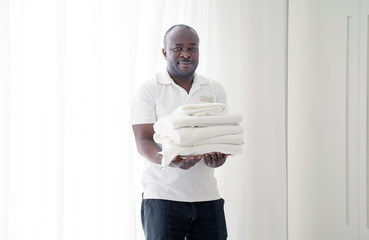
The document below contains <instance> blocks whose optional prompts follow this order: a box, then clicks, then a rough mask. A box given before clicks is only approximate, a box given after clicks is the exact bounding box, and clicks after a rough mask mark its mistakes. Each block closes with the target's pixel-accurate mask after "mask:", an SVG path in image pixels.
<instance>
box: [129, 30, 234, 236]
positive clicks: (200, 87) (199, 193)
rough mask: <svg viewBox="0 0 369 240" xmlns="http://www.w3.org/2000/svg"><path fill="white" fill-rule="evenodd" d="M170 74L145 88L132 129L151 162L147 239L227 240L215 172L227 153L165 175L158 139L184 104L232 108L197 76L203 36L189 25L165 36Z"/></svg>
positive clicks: (196, 159)
mask: <svg viewBox="0 0 369 240" xmlns="http://www.w3.org/2000/svg"><path fill="white" fill-rule="evenodd" d="M162 53H163V56H164V58H165V59H166V61H167V68H166V71H164V72H162V73H159V74H158V75H156V76H155V77H154V79H152V80H151V81H148V82H146V83H145V84H143V86H141V88H139V90H138V91H137V93H136V96H135V98H134V101H133V107H132V128H133V132H134V136H135V139H136V144H137V149H138V151H139V152H140V154H141V155H142V156H144V157H145V158H146V160H147V161H146V170H145V171H144V174H143V179H142V183H143V188H144V193H143V200H142V206H141V218H142V226H143V229H144V232H145V236H146V239H148V240H154V239H155V240H159V239H173V240H177V239H181V240H182V239H200V240H207V239H209V240H216V239H226V238H227V230H226V223H225V217H224V200H223V199H222V198H221V197H220V195H219V192H218V189H217V183H216V179H215V177H214V168H216V167H219V166H221V165H223V164H224V162H225V161H226V158H227V155H225V154H222V153H219V152H217V153H215V152H213V153H204V154H203V155H199V156H190V157H180V156H177V157H175V158H174V159H173V161H172V162H171V164H170V165H169V166H170V167H167V168H166V170H165V172H164V171H162V170H161V165H160V163H161V159H162V156H161V155H160V154H159V152H160V151H161V150H162V149H161V147H160V146H159V145H158V144H156V143H155V142H154V140H153V134H154V129H153V124H154V123H155V122H156V121H157V120H158V119H159V118H161V117H163V116H166V115H170V114H171V113H172V112H173V111H174V110H175V109H176V108H177V107H179V106H181V105H184V104H194V103H205V102H218V103H226V94H225V91H224V89H223V88H222V86H221V85H220V84H219V83H217V82H215V81H213V80H210V79H207V78H204V77H202V76H200V75H199V74H197V73H195V71H196V68H197V66H198V60H199V37H198V35H197V33H196V31H195V30H194V29H193V28H191V27H189V26H187V25H175V26H173V27H171V28H170V29H168V31H167V32H166V34H165V36H164V48H163V49H162Z"/></svg>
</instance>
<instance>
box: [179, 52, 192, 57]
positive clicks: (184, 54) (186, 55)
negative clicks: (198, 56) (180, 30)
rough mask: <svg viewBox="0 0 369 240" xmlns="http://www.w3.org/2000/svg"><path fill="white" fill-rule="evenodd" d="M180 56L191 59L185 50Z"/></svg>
mask: <svg viewBox="0 0 369 240" xmlns="http://www.w3.org/2000/svg"><path fill="white" fill-rule="evenodd" d="M180 56H181V57H184V58H189V57H191V54H190V53H189V52H187V50H182V52H181V54H180Z"/></svg>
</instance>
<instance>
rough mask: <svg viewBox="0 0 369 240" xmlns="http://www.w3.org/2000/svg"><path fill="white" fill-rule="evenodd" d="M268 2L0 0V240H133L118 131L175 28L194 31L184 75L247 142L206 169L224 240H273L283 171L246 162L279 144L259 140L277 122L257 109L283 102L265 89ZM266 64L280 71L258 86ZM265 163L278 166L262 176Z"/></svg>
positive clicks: (280, 12) (135, 229) (279, 25)
mask: <svg viewBox="0 0 369 240" xmlns="http://www.w3.org/2000/svg"><path fill="white" fill-rule="evenodd" d="M272 3H274V2H273V1H272V0H263V1H261V3H260V1H257V2H255V1H251V0H248V1H242V0H231V1H220V0H211V1H210V0H202V1H198V0H158V1H151V0H139V1H133V0H123V1H122V0H93V1H87V0H34V1H25V0H3V1H0V52H1V54H0V101H1V104H0V144H1V146H0V158H1V159H0V239H4V240H18V239H19V240H20V239H27V240H33V239H37V240H50V239H58V240H83V239H86V240H97V239H99V240H100V239H108V240H114V239H117V240H118V239H120V240H121V239H130V240H131V239H132V240H133V239H138V240H139V239H143V233H142V229H141V225H140V224H141V222H140V200H141V194H142V190H141V183H140V178H141V173H142V169H143V162H142V161H139V160H138V159H139V157H138V153H137V150H136V146H135V143H134V139H133V136H132V130H131V123H130V108H131V99H132V96H133V93H134V91H135V89H136V88H137V87H138V86H139V85H140V84H141V83H142V82H144V81H147V80H149V79H150V78H151V77H153V76H154V74H156V73H157V72H159V71H162V70H163V69H164V68H165V66H166V62H165V60H164V58H163V56H162V53H161V48H162V47H163V40H162V39H163V36H164V33H165V31H166V30H167V29H168V28H169V27H170V26H172V25H174V24H177V23H184V24H188V25H191V26H192V27H194V28H195V29H196V30H197V32H198V33H199V36H200V64H199V68H198V72H199V73H201V74H203V75H205V76H208V77H210V78H213V79H216V80H218V81H220V82H221V83H222V84H223V86H224V87H225V89H226V91H227V93H228V101H229V104H230V109H231V110H232V111H234V112H238V113H241V114H243V115H244V121H243V124H244V126H245V127H246V128H245V130H246V136H247V139H249V138H250V139H252V141H251V140H246V144H245V151H244V153H243V154H242V155H241V156H237V157H234V158H232V159H229V161H228V162H227V164H226V165H225V167H222V169H219V170H217V176H218V183H219V187H220V191H221V194H222V196H223V197H224V198H225V199H226V214H227V223H228V231H229V236H230V237H229V239H234V240H236V239H260V240H261V239H270V238H269V237H270V236H273V237H274V238H273V239H277V240H282V239H286V238H285V237H286V234H285V230H286V219H285V213H284V212H283V211H286V209H285V205H284V204H285V195H284V194H285V186H284V185H283V181H284V180H285V176H284V175H283V173H284V172H283V171H284V170H283V166H285V165H283V164H282V165H280V168H278V166H279V165H278V163H281V162H282V163H283V161H284V160H285V159H284V158H283V153H280V152H278V151H274V150H275V149H274V148H273V147H271V149H272V151H270V155H273V153H274V152H276V153H277V155H276V158H275V160H273V159H272V160H271V159H267V158H268V157H270V155H268V156H265V155H260V152H263V149H261V147H262V146H267V147H268V146H270V145H273V144H274V143H275V142H276V141H279V140H282V142H283V136H281V135H273V136H268V133H267V131H268V129H269V130H270V129H273V128H275V127H276V125H278V124H279V125H280V124H281V123H280V121H282V124H281V125H282V126H283V113H281V114H282V115H278V116H279V118H274V120H277V121H274V122H273V121H270V122H269V121H267V120H265V119H264V118H263V114H262V113H260V111H267V110H266V109H267V108H268V104H270V103H272V104H277V105H278V107H281V108H283V106H282V105H283V101H284V99H283V89H281V90H280V91H279V90H278V91H279V92H277V93H278V94H276V93H274V92H272V91H271V90H272V89H275V88H271V89H270V90H269V91H268V90H265V86H266V85H268V84H271V86H274V87H275V86H277V87H282V86H281V85H280V84H281V83H282V84H283V83H284V82H285V76H284V75H283V70H280V69H283V66H284V65H283V64H285V62H283V61H284V60H285V59H284V55H283V52H280V51H283V50H284V49H285V48H284V47H285V46H284V45H283V44H284V43H283V36H284V33H283V32H282V33H280V32H278V31H279V30H282V31H283V29H285V28H286V25H284V24H285V22H284V17H285V16H286V15H285V14H286V8H285V7H286V5H285V1H283V3H279V4H278V3H274V5H272V6H273V7H275V9H277V12H273V11H271V10H270V6H271V5H270V4H272ZM276 19H277V20H276ZM272 29H276V30H275V31H274V32H273V31H272V32H271V34H268V31H269V30H272ZM262 31H264V32H262ZM273 34H275V35H273ZM254 37H255V38H254ZM253 38H254V39H253ZM260 40H262V41H261V42H259V41H260ZM275 44H277V46H281V48H276V49H277V50H278V49H280V51H276V50H275V49H274V48H273V47H274V46H275ZM266 46H267V47H268V51H270V52H265V51H264V50H263V49H264V48H265V47H266ZM270 57H272V58H270ZM273 57H274V58H273ZM269 59H272V60H269ZM275 62H279V63H281V64H280V65H277V66H274V65H275ZM264 63H267V65H266V66H264ZM268 67H269V69H268V70H267V71H270V74H271V75H272V74H275V73H277V74H280V75H274V76H276V77H274V76H273V77H272V78H274V79H269V78H270V75H267V73H266V72H265V71H264V70H265V69H266V68H268ZM255 79H257V81H256V80H255ZM267 89H269V88H267ZM279 93H282V96H281V95H279ZM263 97H264V98H263ZM265 97H266V98H265ZM273 97H275V99H274V98H273ZM255 101H257V102H258V107H260V108H258V107H256V106H255V104H254V102H255ZM260 109H261V110H260ZM277 109H279V108H277ZM282 110H283V109H282ZM264 114H265V115H264V116H268V117H269V116H270V114H268V113H265V112H264ZM278 114H279V113H278ZM268 119H269V118H268ZM258 124H259V125H258ZM255 126H256V128H255ZM254 129H258V130H259V131H258V132H257V131H256V130H254ZM260 129H265V130H262V131H260ZM260 133H262V134H264V135H263V136H260ZM268 137H269V138H268ZM262 141H264V142H262ZM281 147H282V148H283V146H281ZM246 149H247V150H246ZM250 159H257V160H258V161H259V162H254V161H252V160H250ZM269 164H271V165H274V166H277V168H278V171H273V170H272V169H271V170H268V171H267V172H262V171H265V167H268V166H269ZM261 172H262V173H261ZM265 173H267V174H269V177H267V178H266V180H264V179H262V177H261V176H262V175H263V174H265ZM229 176H237V177H232V178H230V177H229ZM255 183H256V184H255ZM281 185H282V188H281V192H280V193H278V192H277V193H276V194H277V197H276V196H274V195H272V194H274V193H275V191H276V190H275V187H277V188H278V187H280V186H281ZM260 189H262V190H260ZM260 191H261V192H262V194H261V195H258V194H259V193H260ZM260 200H261V201H260ZM276 209H279V210H276ZM260 211H264V212H262V214H261V215H260V214H259V213H260ZM275 222H281V223H280V224H279V225H278V224H277V225H275V226H272V224H273V223H275Z"/></svg>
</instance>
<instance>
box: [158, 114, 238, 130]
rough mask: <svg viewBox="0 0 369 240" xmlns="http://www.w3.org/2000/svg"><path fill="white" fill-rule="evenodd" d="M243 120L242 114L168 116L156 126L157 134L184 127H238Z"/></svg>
mask: <svg viewBox="0 0 369 240" xmlns="http://www.w3.org/2000/svg"><path fill="white" fill-rule="evenodd" d="M241 120H242V115H241V114H231V113H227V114H224V115H215V116H202V117H198V116H187V115H168V116H165V117H162V118H160V119H159V120H158V121H156V122H155V124H154V130H155V132H160V131H161V130H162V129H176V128H183V127H206V126H215V125H238V124H239V123H240V122H241Z"/></svg>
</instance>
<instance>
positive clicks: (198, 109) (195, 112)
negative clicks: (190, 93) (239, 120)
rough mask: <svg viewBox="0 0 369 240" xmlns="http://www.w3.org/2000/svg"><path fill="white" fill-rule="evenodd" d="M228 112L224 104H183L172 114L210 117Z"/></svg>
mask: <svg viewBox="0 0 369 240" xmlns="http://www.w3.org/2000/svg"><path fill="white" fill-rule="evenodd" d="M227 112H228V109H227V105H226V104H224V103H202V104H185V105H182V106H180V107H178V108H177V109H176V110H174V112H173V114H174V115H177V114H180V115H183V114H184V115H190V116H210V115H219V114H225V113H227Z"/></svg>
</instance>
